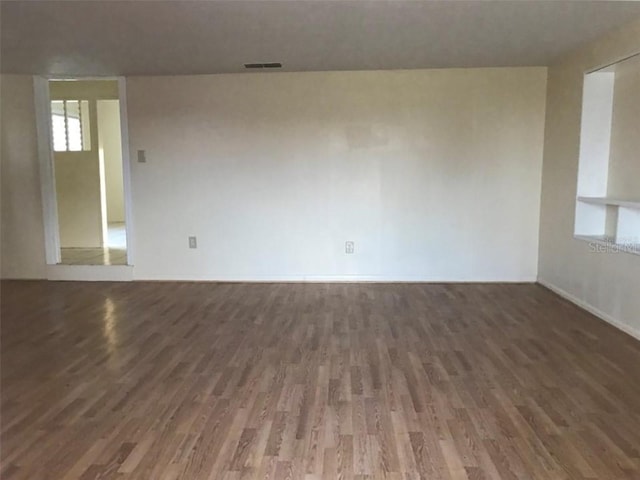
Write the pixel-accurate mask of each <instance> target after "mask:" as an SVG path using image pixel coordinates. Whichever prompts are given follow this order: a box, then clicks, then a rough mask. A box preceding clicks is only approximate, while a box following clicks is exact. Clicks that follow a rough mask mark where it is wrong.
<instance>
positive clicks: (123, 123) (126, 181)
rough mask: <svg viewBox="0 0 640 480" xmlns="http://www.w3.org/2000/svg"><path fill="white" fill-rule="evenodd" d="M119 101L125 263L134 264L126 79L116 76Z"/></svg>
mask: <svg viewBox="0 0 640 480" xmlns="http://www.w3.org/2000/svg"><path fill="white" fill-rule="evenodd" d="M118 100H119V102H120V143H121V146H122V184H123V189H124V229H125V232H126V236H127V265H134V264H135V263H134V258H135V248H134V247H135V242H134V236H133V208H132V195H131V157H130V155H129V120H128V119H129V116H128V115H127V81H126V79H125V78H124V77H118Z"/></svg>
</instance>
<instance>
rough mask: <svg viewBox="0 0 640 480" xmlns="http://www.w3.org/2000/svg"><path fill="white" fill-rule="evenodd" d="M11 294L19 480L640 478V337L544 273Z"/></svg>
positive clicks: (84, 287) (23, 289) (6, 455)
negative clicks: (565, 293) (463, 281)
mask: <svg viewBox="0 0 640 480" xmlns="http://www.w3.org/2000/svg"><path fill="white" fill-rule="evenodd" d="M1 294H2V299H1V302H2V305H1V308H2V310H1V314H2V345H1V346H2V352H1V353H2V371H1V380H2V385H1V386H2V395H1V396H2V429H1V431H2V437H1V440H2V471H1V473H0V478H2V479H3V480H9V479H29V480H41V479H82V480H87V479H111V478H115V479H133V478H135V479H152V480H156V479H161V480H164V479H178V478H182V479H223V480H239V479H254V478H255V479H283V480H284V479H305V480H312V479H378V478H389V479H398V480H399V479H418V478H422V479H429V480H437V479H455V480H457V479H468V480H481V479H505V480H508V479H553V480H557V479H598V480H615V479H638V478H640V342H637V341H635V340H633V339H632V338H631V337H628V336H626V335H624V334H623V333H621V332H619V331H617V330H615V329H614V328H612V327H610V326H609V325H607V324H605V323H603V322H602V321H600V320H597V319H596V318H594V317H592V316H591V315H589V314H587V313H586V312H584V311H582V310H580V309H578V308H576V307H575V306H573V305H571V304H569V303H567V302H566V301H564V300H562V299H560V298H559V297H557V296H556V295H554V294H553V293H551V292H549V291H548V290H545V289H544V288H542V287H540V286H538V285H498V284H490V285H484V284H477V285H429V284H424V285H423V284H388V285H385V284H213V283H56V282H3V283H2V292H1Z"/></svg>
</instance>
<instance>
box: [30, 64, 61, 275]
mask: <svg viewBox="0 0 640 480" xmlns="http://www.w3.org/2000/svg"><path fill="white" fill-rule="evenodd" d="M48 82H49V80H48V79H47V78H46V77H40V76H34V77H33V94H34V102H35V113H36V134H37V137H38V163H39V165H40V193H41V195H42V217H43V219H44V237H45V238H44V248H45V260H46V262H47V265H55V264H57V263H60V232H59V229H58V202H57V198H56V182H55V170H54V168H55V163H54V161H53V144H52V136H51V102H50V101H49V85H48Z"/></svg>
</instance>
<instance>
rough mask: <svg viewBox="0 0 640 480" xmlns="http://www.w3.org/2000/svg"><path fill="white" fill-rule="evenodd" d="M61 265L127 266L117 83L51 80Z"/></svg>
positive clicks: (50, 92) (54, 164) (110, 81)
mask: <svg viewBox="0 0 640 480" xmlns="http://www.w3.org/2000/svg"><path fill="white" fill-rule="evenodd" d="M48 86H49V98H50V108H51V110H50V111H51V117H50V118H51V130H50V131H51V136H52V142H51V144H52V147H53V148H52V149H53V167H54V168H53V171H54V181H55V197H56V205H57V219H58V222H57V223H58V224H57V230H58V237H59V249H60V251H59V256H58V258H59V263H60V264H63V265H127V264H128V259H127V233H126V231H127V230H126V220H125V194H124V176H123V158H122V153H123V150H122V135H121V132H122V128H121V115H120V99H119V88H118V81H117V80H50V81H49V83H48Z"/></svg>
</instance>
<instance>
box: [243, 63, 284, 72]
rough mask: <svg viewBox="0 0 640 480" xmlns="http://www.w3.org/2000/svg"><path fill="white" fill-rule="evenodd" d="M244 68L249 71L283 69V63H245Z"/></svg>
mask: <svg viewBox="0 0 640 480" xmlns="http://www.w3.org/2000/svg"><path fill="white" fill-rule="evenodd" d="M244 68H246V69H248V70H255V69H260V68H282V63H280V62H269V63H245V64H244Z"/></svg>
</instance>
